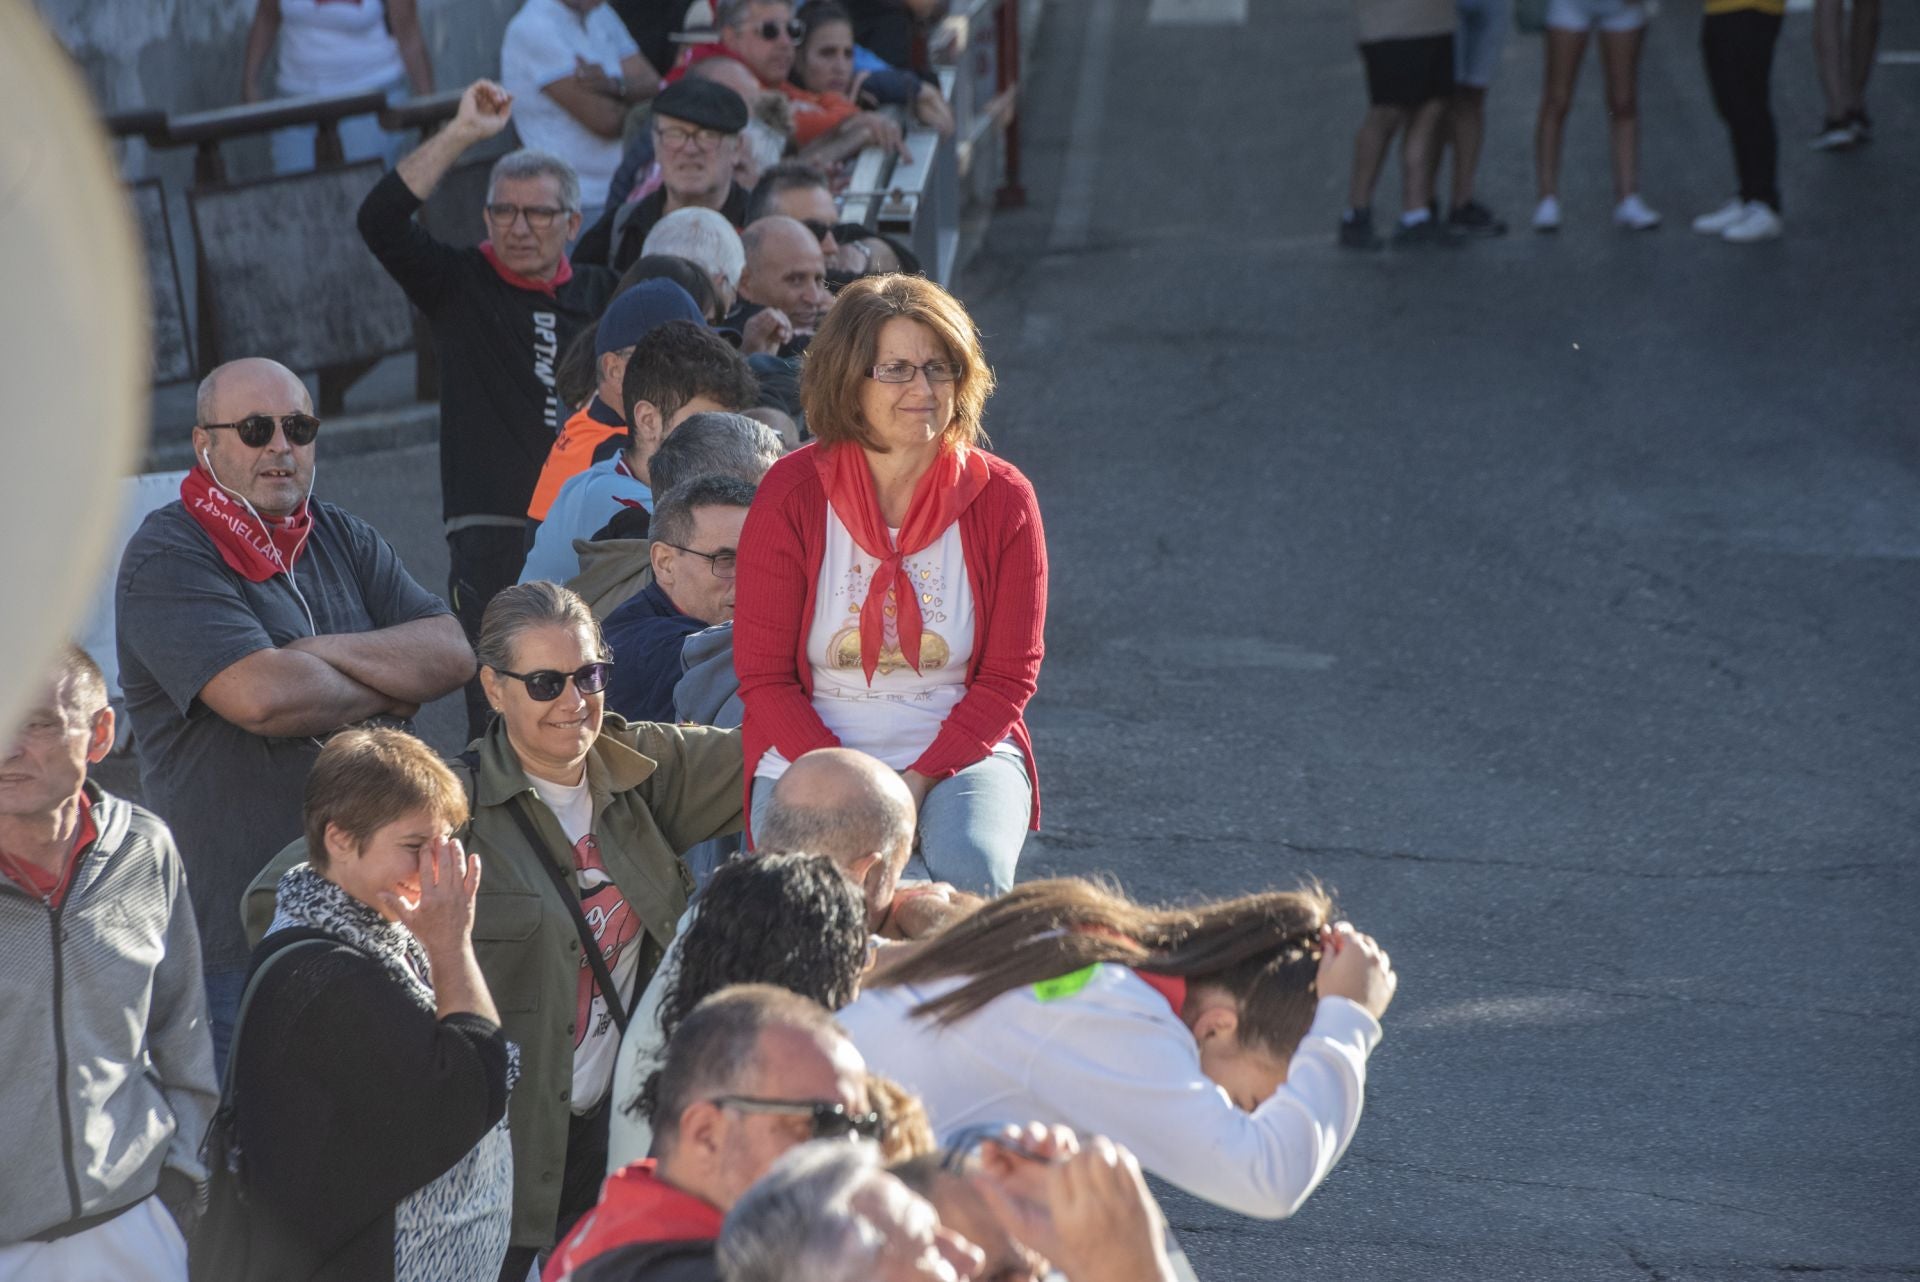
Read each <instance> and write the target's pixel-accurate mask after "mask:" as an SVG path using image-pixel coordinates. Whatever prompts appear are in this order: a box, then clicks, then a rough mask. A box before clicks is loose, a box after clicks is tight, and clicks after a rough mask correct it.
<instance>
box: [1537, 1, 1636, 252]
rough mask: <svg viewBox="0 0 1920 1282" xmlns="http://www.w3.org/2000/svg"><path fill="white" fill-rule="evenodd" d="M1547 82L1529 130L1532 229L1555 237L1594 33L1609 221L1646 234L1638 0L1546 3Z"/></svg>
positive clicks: (1543, 87) (1541, 92)
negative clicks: (1577, 100)
mask: <svg viewBox="0 0 1920 1282" xmlns="http://www.w3.org/2000/svg"><path fill="white" fill-rule="evenodd" d="M1546 22H1547V59H1546V80H1545V83H1544V84H1543V85H1542V87H1541V91H1540V116H1539V121H1538V123H1537V125H1536V126H1535V128H1534V135H1533V157H1534V172H1535V174H1536V176H1537V177H1538V180H1539V187H1540V203H1539V204H1538V205H1537V206H1535V208H1534V213H1533V229H1534V230H1535V231H1540V232H1553V231H1559V230H1560V144H1561V141H1562V139H1563V138H1564V136H1565V134H1566V127H1567V110H1568V108H1570V107H1571V106H1572V105H1573V87H1574V82H1575V80H1577V79H1578V78H1579V74H1580V60H1581V59H1582V58H1583V57H1584V56H1585V55H1586V52H1587V39H1588V37H1589V36H1590V35H1591V34H1592V33H1593V32H1595V31H1598V32H1599V33H1600V64H1601V66H1602V67H1603V68H1604V69H1605V72H1606V77H1607V117H1608V131H1609V133H1608V141H1609V143H1610V144H1611V151H1612V156H1613V196H1614V206H1613V221H1614V225H1615V226H1617V227H1620V228H1622V229H1624V230H1627V231H1651V230H1653V229H1654V228H1655V227H1658V226H1659V225H1660V215H1659V214H1657V213H1655V212H1654V211H1653V210H1652V209H1650V208H1649V207H1648V206H1647V203H1646V201H1644V200H1642V199H1641V198H1640V51H1641V47H1642V45H1643V43H1644V42H1645V39H1646V33H1647V10H1646V6H1645V5H1644V4H1642V3H1641V0H1547V19H1546Z"/></svg>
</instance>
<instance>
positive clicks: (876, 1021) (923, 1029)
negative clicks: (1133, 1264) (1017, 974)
mask: <svg viewBox="0 0 1920 1282" xmlns="http://www.w3.org/2000/svg"><path fill="white" fill-rule="evenodd" d="M960 983H961V981H960V980H958V979H941V980H934V981H931V982H929V983H925V984H908V985H901V986H898V987H883V988H868V989H865V990H863V991H862V992H861V994H860V996H859V998H858V999H856V1000H855V1001H854V1002H853V1004H852V1005H850V1006H847V1007H845V1008H843V1009H842V1010H841V1011H840V1012H839V1016H838V1018H839V1020H840V1023H841V1025H842V1026H843V1027H844V1028H846V1030H847V1034H848V1036H850V1037H852V1038H853V1044H854V1045H855V1046H857V1047H859V1048H860V1053H861V1054H862V1055H863V1056H865V1057H866V1061H867V1068H868V1069H869V1070H871V1071H872V1072H875V1073H883V1074H885V1075H886V1076H888V1077H890V1078H892V1079H893V1080H894V1081H896V1082H899V1083H900V1084H901V1085H903V1086H905V1087H906V1088H907V1089H908V1090H910V1091H912V1092H914V1093H915V1094H916V1095H918V1096H919V1097H920V1098H921V1101H922V1102H923V1103H924V1104H925V1105H926V1109H927V1116H928V1118H929V1119H930V1120H931V1121H932V1124H933V1129H934V1132H935V1133H936V1134H939V1135H947V1134H950V1133H952V1132H953V1131H954V1130H955V1129H957V1128H959V1127H962V1126H969V1125H972V1124H975V1123H989V1122H991V1123H999V1122H1019V1123H1023V1124H1024V1123H1026V1122H1032V1121H1039V1122H1046V1123H1050V1124H1059V1125H1064V1126H1071V1127H1073V1128H1074V1129H1075V1130H1077V1131H1079V1132H1080V1133H1081V1134H1082V1135H1087V1134H1099V1135H1108V1136H1111V1137H1112V1138H1113V1139H1115V1140H1116V1141H1118V1142H1119V1143H1122V1144H1125V1145H1126V1146H1127V1147H1128V1148H1130V1149H1132V1150H1133V1151H1134V1154H1135V1155H1136V1156H1137V1157H1139V1159H1140V1165H1142V1166H1144V1167H1145V1168H1146V1169H1147V1170H1149V1171H1152V1172H1153V1173H1154V1174H1156V1175H1158V1176H1160V1177H1161V1178H1162V1179H1164V1180H1166V1181H1167V1182H1169V1183H1171V1184H1175V1185H1178V1186H1179V1187H1180V1188H1183V1189H1185V1190H1186V1191H1187V1192H1189V1193H1191V1194H1193V1195H1194V1196H1195V1197H1200V1198H1204V1199H1206V1200H1207V1201H1209V1202H1212V1203H1214V1204H1215V1205H1216V1206H1224V1207H1226V1208H1227V1209H1228V1210H1231V1211H1237V1212H1239V1213H1240V1214H1242V1215H1251V1216H1257V1217H1259V1218H1262V1219H1278V1218H1281V1217H1284V1216H1288V1215H1292V1214H1293V1213H1294V1212H1295V1211H1297V1210H1298V1209H1299V1208H1300V1205H1301V1203H1303V1202H1305V1201H1306V1200H1307V1196H1308V1194H1310V1193H1312V1192H1313V1190H1314V1189H1315V1188H1317V1187H1319V1184H1320V1181H1322V1180H1323V1179H1325V1178H1326V1176H1327V1173H1328V1172H1329V1171H1331V1170H1332V1169H1333V1166H1334V1163H1336V1162H1338V1161H1339V1160H1340V1155H1341V1154H1342V1153H1344V1152H1346V1149H1347V1145H1348V1143H1349V1142H1350V1141H1351V1140H1352V1139H1353V1133H1354V1131H1355V1130H1356V1129H1357V1128H1358V1126H1359V1125H1360V1109H1361V1103H1362V1100H1363V1098H1364V1095H1365V1092H1366V1081H1367V1056H1368V1054H1369V1053H1370V1052H1371V1051H1372V1050H1373V1048H1374V1046H1375V1045H1377V1044H1378V1043H1379V1041H1380V1025H1379V1023H1378V1022H1377V1021H1376V1020H1375V1019H1374V1018H1373V1016H1372V1015H1370V1014H1368V1013H1367V1012H1366V1011H1365V1010H1364V1009H1362V1008H1361V1007H1360V1006H1357V1005H1355V1004H1354V1003H1353V1002H1350V1001H1348V1000H1347V999H1346V998H1344V997H1326V998H1322V999H1321V1001H1320V1005H1319V1008H1318V1010H1317V1011H1316V1013H1315V1015H1314V1019H1313V1026H1312V1027H1311V1028H1310V1029H1309V1030H1308V1031H1307V1035H1306V1036H1305V1037H1304V1038H1302V1039H1301V1042H1300V1045H1299V1046H1298V1048H1296V1049H1295V1051H1294V1053H1293V1059H1292V1061H1291V1063H1290V1064H1289V1066H1288V1072H1287V1080H1286V1083H1285V1084H1284V1085H1282V1086H1281V1087H1280V1089H1279V1090H1277V1091H1275V1092H1274V1093H1273V1094H1272V1095H1271V1096H1269V1097H1268V1098H1267V1099H1266V1100H1265V1101H1264V1102H1263V1103H1262V1104H1261V1105H1260V1107H1259V1108H1257V1109H1255V1110H1254V1111H1253V1112H1251V1113H1244V1112H1242V1111H1241V1110H1240V1109H1239V1108H1237V1107H1236V1106H1235V1105H1234V1103H1233V1101H1232V1100H1231V1099H1230V1098H1228V1096H1227V1093H1226V1092H1225V1091H1224V1090H1222V1089H1221V1088H1220V1087H1219V1086H1217V1085H1216V1084H1215V1083H1214V1082H1213V1081H1212V1080H1211V1079H1209V1078H1208V1077H1207V1075H1206V1074H1205V1073H1204V1072H1202V1071H1201V1068H1200V1049H1199V1047H1198V1045H1197V1044H1196V1043H1195V1042H1194V1040H1193V1034H1192V1033H1191V1032H1190V1031H1188V1029H1187V1026H1186V1025H1185V1024H1183V1023H1182V1022H1181V1020H1180V1017H1179V1016H1178V1015H1176V1014H1175V1013H1174V1011H1173V1008H1172V1006H1170V1005H1169V1004H1168V1001H1167V998H1166V997H1164V996H1162V995H1161V994H1160V993H1159V992H1158V991H1156V990H1155V989H1154V988H1153V987H1151V986H1150V985H1149V984H1147V983H1146V982H1145V981H1144V980H1142V979H1141V978H1140V977H1139V976H1138V975H1136V974H1134V973H1133V971H1131V970H1129V969H1127V968H1126V967H1124V966H1113V965H1101V966H1092V967H1088V968H1087V969H1086V970H1085V971H1080V972H1075V973H1074V974H1072V975H1067V976H1062V977H1061V978H1060V979H1057V980H1053V981H1051V982H1049V983H1046V984H1038V985H1034V986H1032V987H1029V988H1018V989H1015V990H1013V991H1012V992H1007V993H1002V994H1001V995H1000V996H998V997H996V998H994V999H993V1000H992V1001H991V1002H988V1003H987V1004H986V1005H985V1006H983V1007H981V1008H980V1009H979V1010H977V1011H975V1012H974V1013H973V1014H971V1015H967V1016H965V1017H963V1018H961V1019H958V1020H955V1021H954V1022H953V1023H952V1024H949V1025H946V1026H945V1027H942V1026H940V1025H938V1024H936V1023H934V1022H933V1021H932V1020H930V1019H920V1018H918V1017H916V1016H915V1015H914V1014H913V1009H914V1008H915V1007H916V1006H918V1005H920V1004H921V1003H922V1002H925V1001H928V1000H931V999H932V998H935V997H938V996H940V995H942V994H944V993H948V992H951V991H952V990H953V989H954V988H956V987H957V986H958V985H959V984H960Z"/></svg>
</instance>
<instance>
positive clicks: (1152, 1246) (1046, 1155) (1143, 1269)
mask: <svg viewBox="0 0 1920 1282" xmlns="http://www.w3.org/2000/svg"><path fill="white" fill-rule="evenodd" d="M973 1181H974V1186H975V1187H976V1188H977V1189H978V1190H979V1191H980V1193H981V1195H982V1197H984V1198H985V1199H986V1201H987V1204H988V1205H989V1206H990V1207H991V1208H992V1209H993V1211H994V1214H995V1215H996V1216H997V1217H999V1218H1000V1220H1001V1222H1002V1223H1003V1224H1004V1225H1005V1226H1006V1228H1007V1229H1008V1231H1009V1232H1010V1233H1012V1234H1013V1236H1014V1237H1015V1238H1016V1239H1018V1240H1019V1241H1020V1242H1022V1243H1024V1244H1026V1245H1027V1246H1028V1247H1031V1248H1032V1249H1034V1250H1036V1251H1038V1252H1040V1253H1041V1254H1042V1255H1044V1256H1046V1257H1047V1259H1048V1260H1050V1261H1051V1262H1052V1264H1053V1266H1054V1268H1056V1269H1058V1270H1060V1271H1061V1272H1063V1273H1065V1274H1066V1275H1067V1276H1068V1277H1069V1278H1074V1279H1079V1278H1098V1279H1101V1280H1102V1282H1122V1280H1126V1282H1132V1280H1133V1279H1142V1280H1143V1282H1144V1280H1150V1279H1158V1278H1160V1277H1161V1276H1162V1273H1161V1270H1162V1269H1163V1268H1164V1267H1165V1264H1166V1248H1165V1242H1166V1221H1165V1219H1164V1217H1162V1215H1161V1214H1160V1208H1159V1206H1158V1205H1157V1204H1156V1203H1155V1202H1154V1200H1153V1196H1152V1194H1151V1193H1149V1192H1148V1191H1147V1185H1146V1179H1145V1177H1144V1176H1143V1175H1142V1174H1141V1172H1140V1163H1139V1162H1138V1160H1136V1159H1135V1158H1134V1156H1133V1154H1131V1153H1129V1152H1128V1151H1127V1150H1126V1149H1124V1148H1122V1147H1120V1146H1119V1145H1117V1144H1115V1143H1113V1141H1111V1140H1109V1139H1107V1138H1106V1137H1105V1136H1094V1137H1093V1138H1091V1139H1089V1140H1088V1141H1087V1142H1086V1144H1085V1145H1084V1146H1083V1145H1082V1144H1081V1143H1080V1142H1079V1140H1078V1139H1077V1138H1076V1137H1075V1136H1074V1135H1073V1133H1072V1132H1071V1131H1069V1130H1067V1129H1066V1128H1064V1127H1053V1128H1047V1127H1043V1126H1041V1125H1040V1124H1038V1123H1034V1124H1032V1125H1030V1126H1028V1127H1026V1128H1023V1129H1013V1130H1010V1132H1009V1142H1008V1143H1007V1144H1005V1145H999V1144H992V1143H989V1144H987V1145H985V1146H983V1148H982V1152H981V1170H980V1171H979V1173H978V1174H976V1175H975V1176H974V1177H973Z"/></svg>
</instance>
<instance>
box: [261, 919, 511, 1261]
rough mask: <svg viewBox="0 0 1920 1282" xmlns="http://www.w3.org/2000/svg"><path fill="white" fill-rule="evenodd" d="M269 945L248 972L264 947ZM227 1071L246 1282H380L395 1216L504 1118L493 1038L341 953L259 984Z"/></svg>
mask: <svg viewBox="0 0 1920 1282" xmlns="http://www.w3.org/2000/svg"><path fill="white" fill-rule="evenodd" d="M275 945H276V941H275V940H274V939H273V938H272V937H269V938H267V939H266V940H264V941H262V943H261V945H260V947H259V948H257V949H255V950H254V956H253V962H254V965H255V966H258V965H259V963H260V959H261V958H262V957H263V956H264V955H265V954H267V953H269V952H272V951H273V950H274V947H275ZM239 1056H240V1058H239V1061H238V1063H237V1064H236V1065H235V1068H234V1100H235V1114H236V1118H235V1126H236V1132H237V1139H238V1147H239V1150H240V1163H241V1178H242V1181H243V1184H244V1186H245V1188H246V1191H247V1195H248V1197H249V1198H250V1200H251V1203H252V1205H253V1207H254V1234H253V1237H252V1241H253V1242H254V1244H255V1249H256V1257H258V1256H260V1255H265V1256H267V1257H270V1258H265V1259H262V1258H256V1259H254V1260H253V1261H250V1263H251V1264H253V1265H256V1266H258V1267H254V1268H251V1269H250V1270H249V1271H250V1272H251V1273H253V1274H254V1275H255V1276H256V1277H261V1278H267V1277H272V1278H311V1279H314V1280H315V1282H322V1280H333V1279H337V1280H338V1282H349V1280H351V1282H390V1280H391V1279H392V1277H393V1234H394V1219H393V1213H394V1207H395V1206H396V1205H397V1204H398V1203H399V1202H400V1200H401V1199H402V1198H405V1197H406V1196H407V1195H408V1194H410V1193H413V1192H415V1191H416V1190H418V1189H420V1188H422V1187H424V1186H425V1185H427V1184H429V1183H431V1182H432V1181H433V1180H435V1179H437V1178H438V1177H439V1176H440V1175H442V1174H443V1173H445V1172H446V1171H447V1170H448V1169H449V1168H451V1167H452V1166H453V1164H454V1163H455V1162H457V1161H459V1160H460V1159H461V1158H462V1157H464V1156H466V1154H467V1153H468V1152H470V1151H471V1150H472V1149H473V1146H474V1145H476V1144H478V1143H479V1142H480V1140H481V1139H482V1138H484V1137H485V1135H486V1134H487V1132H488V1131H489V1130H491V1129H492V1128H493V1127H494V1125H495V1124H497V1123H498V1122H499V1121H500V1118H501V1117H502V1116H503V1115H504V1114H505V1113H506V1109H507V1041H506V1037H505V1036H504V1035H503V1034H502V1033H501V1031H500V1027H499V1025H497V1024H495V1023H494V1022H493V1021H492V1020H489V1019H485V1018H482V1017H481V1016H479V1015H472V1014H456V1015H449V1016H447V1017H446V1018H445V1019H436V1018H435V1017H434V1014H433V1012H432V1011H430V1010H426V1009H424V1008H423V1007H421V1006H420V1004H419V1003H418V1002H417V1001H416V1000H415V999H414V997H413V996H411V995H410V994H409V993H407V992H406V991H405V990H404V989H403V987H402V985H401V983H400V981H399V980H398V979H397V978H395V977H394V976H393V975H392V974H391V973H390V972H388V971H387V970H386V969H385V968H384V967H383V966H382V965H381V964H380V963H379V962H378V961H376V960H375V959H374V958H373V957H371V956H369V955H368V954H366V953H364V952H362V951H360V950H359V949H357V948H353V947H350V946H349V945H347V944H345V943H340V944H336V945H334V946H333V947H331V948H326V949H320V948H311V949H303V950H302V951H301V952H299V953H297V954H295V955H293V956H290V957H287V958H285V959H283V960H281V961H280V962H278V963H276V964H275V965H274V966H273V967H272V968H271V969H270V970H269V971H268V973H267V975H266V977H265V979H263V980H262V981H261V985H260V989H259V991H258V992H257V993H256V994H255V995H254V999H253V1003H252V1005H251V1006H250V1007H249V1009H248V1011H247V1016H246V1027H245V1028H244V1029H243V1030H241V1034H240V1038H239Z"/></svg>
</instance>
